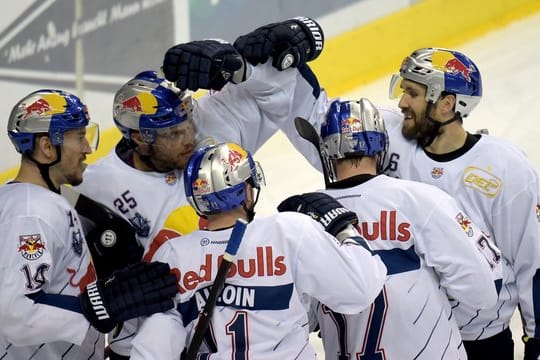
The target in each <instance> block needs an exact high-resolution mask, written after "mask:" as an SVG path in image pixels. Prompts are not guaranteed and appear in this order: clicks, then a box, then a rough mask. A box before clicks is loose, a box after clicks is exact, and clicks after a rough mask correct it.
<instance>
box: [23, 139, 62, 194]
mask: <svg viewBox="0 0 540 360" xmlns="http://www.w3.org/2000/svg"><path fill="white" fill-rule="evenodd" d="M54 148H55V149H56V155H57V156H56V160H54V161H53V162H52V163H49V164H43V163H40V162H39V161H37V160H36V159H34V158H33V157H32V156H28V158H29V159H30V160H32V162H34V164H36V166H37V167H38V169H39V173H40V174H41V177H42V178H43V180H45V183H46V184H47V187H48V188H49V190H51V191H52V192H55V193H57V194H60V188H57V187H56V186H55V185H54V184H53V182H52V180H51V176H50V174H49V170H50V168H51V166H54V165H56V164H58V163H59V162H60V161H61V160H62V151H61V149H60V146H58V145H57V146H55V147H54Z"/></svg>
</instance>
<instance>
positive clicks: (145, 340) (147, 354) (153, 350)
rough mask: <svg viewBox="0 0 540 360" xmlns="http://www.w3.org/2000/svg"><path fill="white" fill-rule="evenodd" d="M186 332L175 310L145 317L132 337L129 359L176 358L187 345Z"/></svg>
mask: <svg viewBox="0 0 540 360" xmlns="http://www.w3.org/2000/svg"><path fill="white" fill-rule="evenodd" d="M186 338H187V332H186V329H185V328H184V326H183V325H182V320H181V318H180V316H179V315H178V312H177V311H176V310H170V311H168V312H166V313H156V314H154V315H152V316H150V317H148V318H146V319H145V320H144V322H143V324H142V326H141V328H140V329H139V331H138V333H137V335H136V336H135V338H134V339H133V342H132V346H133V347H132V349H131V357H130V358H131V360H138V359H141V360H144V359H163V360H169V359H170V360H177V359H179V358H180V354H181V353H182V350H183V349H184V347H185V346H186V345H187V342H186Z"/></svg>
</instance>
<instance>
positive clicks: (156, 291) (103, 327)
mask: <svg viewBox="0 0 540 360" xmlns="http://www.w3.org/2000/svg"><path fill="white" fill-rule="evenodd" d="M177 292H178V287H177V278H176V276H175V275H173V274H172V273H171V272H170V267H169V265H168V264H165V263H161V262H151V263H147V262H139V263H137V264H135V265H131V266H129V267H127V268H125V269H122V270H119V271H116V272H115V273H113V274H112V275H111V276H109V277H108V278H107V279H102V280H97V281H95V282H93V283H90V284H89V285H88V286H87V287H86V290H85V291H84V292H83V293H82V294H81V295H80V296H79V299H80V303H81V309H82V312H83V314H84V316H85V317H86V319H87V320H88V322H90V324H91V325H92V326H93V327H95V328H96V329H97V330H98V331H100V332H102V333H107V332H109V331H111V330H112V329H113V328H114V327H115V326H116V324H118V323H121V322H123V321H125V320H129V319H133V318H136V317H139V316H149V315H152V314H154V313H156V312H162V311H166V310H169V309H171V308H172V307H173V306H174V303H173V298H174V296H175V295H176V293H177Z"/></svg>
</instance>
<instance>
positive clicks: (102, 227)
mask: <svg viewBox="0 0 540 360" xmlns="http://www.w3.org/2000/svg"><path fill="white" fill-rule="evenodd" d="M75 210H77V213H78V214H79V217H80V218H81V221H82V222H83V227H84V230H85V233H86V236H85V237H86V243H87V244H88V249H89V250H90V253H91V254H92V262H93V264H94V267H95V269H96V273H97V277H98V279H103V278H106V277H108V276H110V275H111V274H112V273H113V272H114V271H116V270H119V269H123V268H125V267H126V266H128V265H131V264H135V263H137V262H139V261H141V260H142V256H143V253H144V249H143V247H142V245H141V244H140V243H139V241H138V240H137V237H136V234H135V229H134V228H133V226H131V224H130V223H129V222H128V221H127V220H125V219H124V218H122V217H120V216H119V215H117V214H116V213H115V212H114V211H112V210H111V209H109V208H108V207H106V206H105V205H103V204H101V203H98V202H96V201H93V200H92V199H90V198H88V197H86V196H85V195H82V194H81V195H79V197H78V200H77V203H76V205H75Z"/></svg>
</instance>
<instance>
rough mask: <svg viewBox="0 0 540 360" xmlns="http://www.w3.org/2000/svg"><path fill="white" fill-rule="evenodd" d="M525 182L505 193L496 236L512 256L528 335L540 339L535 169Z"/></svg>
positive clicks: (539, 215)
mask: <svg viewBox="0 0 540 360" xmlns="http://www.w3.org/2000/svg"><path fill="white" fill-rule="evenodd" d="M523 173H525V174H527V175H528V176H525V175H515V176H517V177H521V176H523V178H522V179H526V181H525V182H523V181H521V184H520V185H519V187H518V186H515V189H516V191H513V192H512V191H508V190H507V189H506V187H507V186H509V185H510V184H504V186H505V189H504V191H508V193H509V194H512V197H508V196H504V193H503V196H502V197H501V199H499V201H500V206H499V207H498V212H494V213H493V222H492V224H493V229H492V231H493V235H494V237H495V239H497V241H498V242H500V243H501V246H507V247H511V248H506V249H505V250H506V251H503V253H504V254H505V255H506V256H510V258H509V259H508V260H509V261H510V262H511V263H512V264H513V269H514V274H515V277H516V284H517V288H518V297H519V309H520V311H521V316H522V319H523V327H524V329H525V333H526V335H527V336H529V337H535V338H540V325H539V324H540V198H539V190H538V186H539V184H538V175H537V174H536V173H535V171H534V170H533V169H530V170H529V171H528V172H523Z"/></svg>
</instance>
